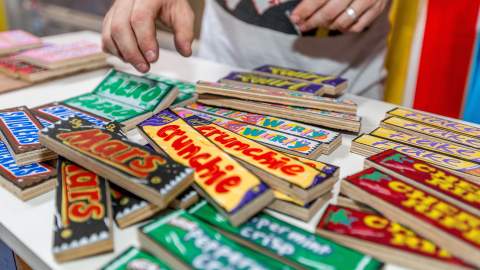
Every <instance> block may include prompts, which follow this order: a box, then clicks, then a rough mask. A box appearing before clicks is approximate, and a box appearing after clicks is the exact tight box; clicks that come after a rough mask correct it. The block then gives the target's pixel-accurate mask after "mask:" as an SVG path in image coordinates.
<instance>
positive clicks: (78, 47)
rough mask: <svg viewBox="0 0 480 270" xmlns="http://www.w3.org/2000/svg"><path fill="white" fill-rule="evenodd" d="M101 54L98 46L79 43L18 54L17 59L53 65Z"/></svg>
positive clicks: (91, 43)
mask: <svg viewBox="0 0 480 270" xmlns="http://www.w3.org/2000/svg"><path fill="white" fill-rule="evenodd" d="M101 52H102V49H101V48H100V46H99V45H98V44H96V43H93V42H88V41H80V42H75V43H69V44H51V45H49V46H44V47H42V48H38V49H33V50H28V51H25V52H23V53H20V54H19V55H18V58H19V59H23V60H25V59H27V60H33V61H39V62H43V63H55V62H61V61H67V60H71V59H75V58H82V57H86V56H90V55H94V54H99V53H101Z"/></svg>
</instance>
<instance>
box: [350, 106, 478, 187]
mask: <svg viewBox="0 0 480 270" xmlns="http://www.w3.org/2000/svg"><path fill="white" fill-rule="evenodd" d="M387 149H395V150H397V151H399V152H401V153H404V154H407V155H411V156H413V157H415V158H418V159H420V160H423V161H426V162H429V163H432V164H435V165H437V166H439V167H441V168H443V169H445V170H447V171H449V172H451V173H454V174H457V175H460V176H462V177H463V178H466V179H468V180H470V181H472V182H475V183H477V184H480V128H478V127H475V126H472V125H469V124H466V123H461V122H459V121H455V120H451V119H447V118H444V117H440V116H436V115H433V114H429V113H425V112H420V111H415V110H412V109H405V108H395V109H392V110H390V111H388V112H387V116H386V118H385V119H383V120H382V121H381V122H380V127H378V128H377V129H375V130H373V131H372V132H370V134H362V135H360V136H358V137H357V138H355V139H354V140H353V142H352V148H351V151H352V152H353V153H357V154H360V155H364V156H369V155H372V154H375V153H379V152H381V151H384V150H387Z"/></svg>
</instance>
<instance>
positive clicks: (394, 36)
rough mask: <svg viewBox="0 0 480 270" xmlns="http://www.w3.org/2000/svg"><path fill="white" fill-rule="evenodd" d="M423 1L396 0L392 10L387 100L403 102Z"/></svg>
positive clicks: (387, 62)
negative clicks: (419, 12)
mask: <svg viewBox="0 0 480 270" xmlns="http://www.w3.org/2000/svg"><path fill="white" fill-rule="evenodd" d="M421 2H422V1H405V0H394V1H393V3H392V8H391V12H390V22H391V24H392V28H391V31H390V35H389V38H388V53H387V58H386V61H385V63H386V68H387V70H388V78H387V83H386V86H385V101H387V102H391V103H395V104H402V103H403V102H404V100H403V98H404V91H405V86H406V82H407V80H408V67H409V63H410V53H411V49H412V45H413V42H414V40H413V39H414V35H415V30H416V24H417V17H418V11H419V7H420V5H421Z"/></svg>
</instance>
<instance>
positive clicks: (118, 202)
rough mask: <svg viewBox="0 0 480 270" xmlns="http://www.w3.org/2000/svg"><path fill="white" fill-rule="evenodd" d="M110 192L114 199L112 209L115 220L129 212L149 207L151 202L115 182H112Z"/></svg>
mask: <svg viewBox="0 0 480 270" xmlns="http://www.w3.org/2000/svg"><path fill="white" fill-rule="evenodd" d="M110 194H111V199H112V209H113V214H114V218H115V220H117V222H118V220H119V219H121V218H123V217H125V216H126V215H128V214H129V213H131V212H133V211H136V210H140V209H142V208H144V207H149V206H150V203H149V202H147V201H146V200H143V199H142V198H140V197H138V196H136V195H134V194H132V193H130V192H128V191H126V190H124V189H122V188H121V187H119V186H116V185H115V184H112V183H110Z"/></svg>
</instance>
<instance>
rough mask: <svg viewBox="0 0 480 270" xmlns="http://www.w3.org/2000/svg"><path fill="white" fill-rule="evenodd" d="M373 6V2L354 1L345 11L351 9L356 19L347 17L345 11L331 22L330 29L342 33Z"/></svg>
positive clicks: (369, 0)
mask: <svg viewBox="0 0 480 270" xmlns="http://www.w3.org/2000/svg"><path fill="white" fill-rule="evenodd" d="M374 4H375V0H354V1H353V2H352V3H351V4H350V6H349V7H347V9H348V8H352V9H353V10H354V11H355V14H356V18H354V17H352V16H350V15H348V14H347V12H346V10H345V11H343V12H342V13H341V14H340V15H339V16H338V17H337V18H336V19H335V21H333V23H332V24H331V25H330V28H331V29H338V30H342V31H344V30H346V29H348V28H349V27H350V26H352V25H353V24H354V23H355V22H356V21H357V20H358V18H360V17H361V16H362V15H363V13H364V12H366V11H367V10H368V9H369V8H371V7H372V6H373V5H374Z"/></svg>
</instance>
